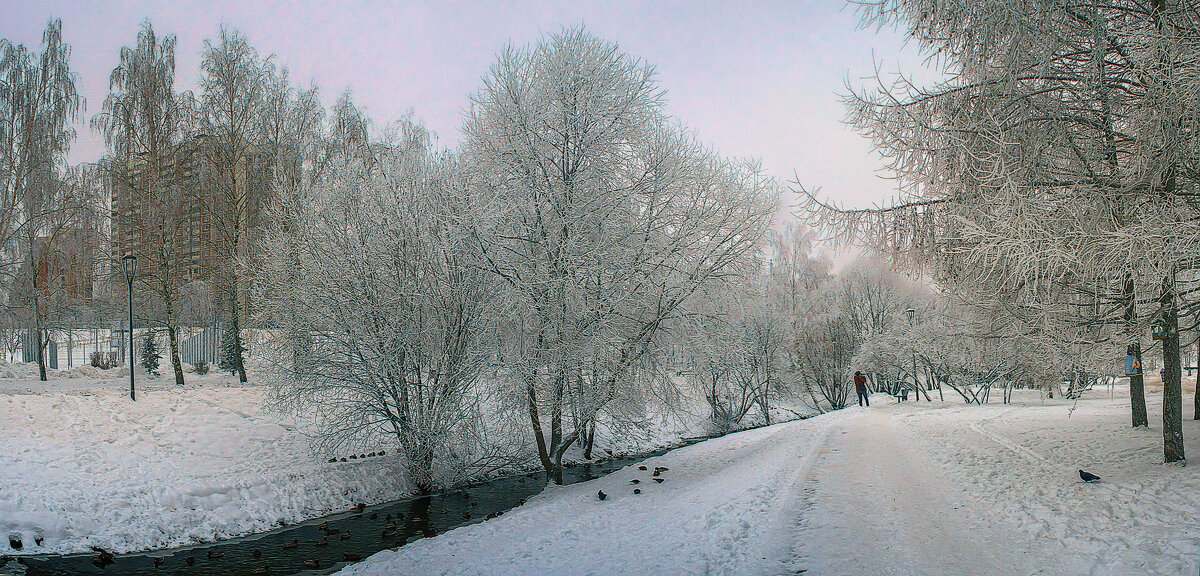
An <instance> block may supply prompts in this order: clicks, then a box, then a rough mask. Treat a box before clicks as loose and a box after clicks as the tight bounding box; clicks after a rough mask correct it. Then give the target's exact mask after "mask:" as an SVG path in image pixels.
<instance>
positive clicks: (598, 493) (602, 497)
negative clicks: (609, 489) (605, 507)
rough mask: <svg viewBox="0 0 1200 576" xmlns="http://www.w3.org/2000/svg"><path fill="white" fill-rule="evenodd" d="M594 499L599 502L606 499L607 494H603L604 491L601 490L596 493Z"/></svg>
mask: <svg viewBox="0 0 1200 576" xmlns="http://www.w3.org/2000/svg"><path fill="white" fill-rule="evenodd" d="M596 497H597V498H599V499H601V500H604V499H605V498H608V494H605V493H604V491H603V490H601V491H599V492H596Z"/></svg>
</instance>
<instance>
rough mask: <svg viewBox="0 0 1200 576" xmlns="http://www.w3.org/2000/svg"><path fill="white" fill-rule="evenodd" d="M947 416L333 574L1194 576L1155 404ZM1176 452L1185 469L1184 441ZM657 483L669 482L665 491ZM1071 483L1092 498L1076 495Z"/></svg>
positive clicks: (1191, 491)
mask: <svg viewBox="0 0 1200 576" xmlns="http://www.w3.org/2000/svg"><path fill="white" fill-rule="evenodd" d="M947 399H948V401H946V402H940V401H935V402H932V403H926V402H921V403H913V402H907V403H904V404H896V403H894V401H891V400H890V399H889V398H888V397H886V396H882V395H876V396H875V397H874V401H875V405H874V406H872V407H870V408H867V409H863V408H858V407H853V408H849V409H846V410H842V411H839V412H835V413H832V414H828V415H824V416H820V417H817V418H813V419H809V420H805V421H801V422H791V423H786V424H781V425H776V426H772V427H769V428H763V429H758V430H752V431H748V432H742V433H738V434H733V435H730V436H726V437H723V438H719V439H715V440H710V441H707V442H703V443H701V444H697V445H694V446H690V447H687V448H683V449H679V450H676V451H673V452H671V453H669V454H666V455H664V456H661V457H658V458H653V459H650V460H647V461H646V462H645V463H644V465H645V466H647V467H648V470H647V471H641V470H639V469H638V468H637V467H636V466H631V467H628V468H626V469H624V470H621V471H618V472H615V473H613V474H611V475H609V476H606V477H604V478H600V479H597V480H592V481H590V482H585V483H581V484H575V485H572V486H566V487H550V488H548V489H547V490H546V491H545V492H543V493H542V494H540V495H539V496H537V497H535V498H533V499H531V500H530V501H529V502H528V503H527V504H525V505H524V506H522V507H520V508H517V509H515V510H512V511H510V512H508V513H506V514H504V515H503V516H500V517H499V518H496V519H494V520H490V521H486V522H481V523H477V524H472V525H469V526H464V527H461V528H458V529H456V530H452V531H449V532H447V533H445V534H442V535H439V536H437V537H434V538H429V539H422V540H418V541H416V542H414V543H411V544H409V545H407V546H404V547H401V548H399V549H396V550H388V551H384V552H381V553H379V554H376V555H374V556H372V557H370V558H368V559H367V560H366V561H364V562H362V563H359V564H356V565H352V566H349V567H347V568H346V569H345V570H343V571H342V572H340V573H339V574H342V575H355V576H366V575H378V574H388V575H392V574H395V575H409V574H411V575H434V574H447V575H449V574H454V575H521V574H559V575H576V574H578V575H585V574H586V575H592V574H747V575H756V574H762V575H768V574H769V575H778V574H804V575H805V576H811V575H826V574H827V575H845V574H895V575H911V574H923V575H962V574H978V575H1019V574H1047V575H1048V574H1055V575H1074V574H1089V575H1091V574H1096V575H1109V574H1111V575H1118V574H1189V575H1191V574H1195V573H1196V572H1197V560H1198V558H1200V525H1198V524H1197V522H1196V518H1197V517H1198V515H1200V474H1198V472H1197V471H1196V469H1195V468H1194V467H1192V468H1185V467H1180V466H1176V465H1163V464H1162V448H1161V443H1162V434H1161V428H1159V426H1160V424H1159V423H1160V422H1161V412H1159V411H1158V410H1159V409H1160V407H1161V396H1160V395H1158V394H1155V393H1151V394H1150V396H1149V398H1148V404H1149V406H1150V416H1151V422H1152V423H1153V425H1152V427H1151V428H1150V429H1148V430H1147V429H1136V430H1135V429H1132V428H1130V426H1129V422H1130V416H1129V400H1128V396H1127V395H1126V394H1121V393H1119V392H1118V393H1115V394H1113V395H1112V396H1110V393H1109V391H1108V390H1107V389H1104V390H1095V391H1093V392H1090V393H1088V395H1087V396H1086V397H1085V398H1084V399H1082V400H1080V401H1079V402H1078V403H1074V402H1072V401H1069V400H1046V399H1042V398H1041V397H1040V396H1039V395H1038V394H1037V393H1036V392H1022V391H1018V393H1017V394H1016V400H1015V402H1014V403H1013V404H1011V405H1003V404H992V405H985V406H965V405H963V404H962V403H961V402H960V401H958V400H957V399H950V398H949V397H947ZM1189 400H1190V398H1189ZM1184 433H1185V436H1186V437H1187V438H1188V441H1187V449H1188V450H1189V453H1191V454H1200V422H1194V421H1191V420H1187V421H1185V424H1184ZM656 466H665V467H667V468H669V470H667V471H665V472H662V475H661V477H663V478H665V482H663V483H662V484H656V483H654V482H651V480H652V477H651V471H652V470H653V469H654V467H656ZM1080 468H1083V469H1085V470H1089V471H1091V472H1094V473H1096V474H1099V475H1100V476H1102V477H1103V480H1101V481H1100V482H1098V483H1095V484H1084V483H1082V482H1081V481H1080V479H1079V477H1078V472H1077V470H1078V469H1080ZM634 478H637V479H639V480H640V481H641V483H640V484H638V485H636V486H635V485H632V484H631V483H630V481H631V480H632V479H634ZM634 488H640V489H641V490H642V494H641V495H635V494H633V489H634ZM600 490H603V491H604V492H605V493H606V494H608V497H607V499H606V500H604V501H600V500H599V499H598V498H597V492H598V491H600Z"/></svg>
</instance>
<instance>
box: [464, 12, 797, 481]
mask: <svg viewBox="0 0 1200 576" xmlns="http://www.w3.org/2000/svg"><path fill="white" fill-rule="evenodd" d="M464 133H465V136H466V138H465V142H464V147H465V149H466V150H465V154H466V157H467V158H468V159H469V162H470V163H471V166H472V170H473V174H474V175H475V177H474V179H473V187H474V190H475V193H474V194H473V198H472V200H473V202H474V204H475V205H476V206H477V207H478V208H479V210H480V211H481V215H482V217H481V220H480V225H479V226H478V228H477V232H476V235H477V238H478V242H479V247H480V250H481V251H482V252H483V253H484V256H485V261H486V263H487V265H488V266H489V268H490V269H491V270H492V272H493V274H494V275H495V276H496V277H497V278H499V279H500V285H501V288H502V290H503V300H504V302H505V303H506V304H507V305H508V306H509V307H510V308H509V311H508V314H509V315H510V316H509V317H510V318H511V323H512V328H511V329H510V330H509V336H510V338H508V339H507V347H506V352H505V355H506V359H508V362H507V363H506V366H505V370H504V373H503V374H502V377H503V379H504V380H506V381H507V382H508V385H509V389H510V390H512V392H513V398H514V399H515V400H516V405H519V406H521V410H523V411H525V412H526V414H527V416H528V419H529V422H530V425H531V429H532V431H533V435H534V439H535V441H536V443H537V451H538V455H539V458H540V460H541V463H542V465H543V467H544V468H545V470H546V472H547V474H548V476H549V477H550V478H551V479H552V480H553V481H556V482H561V481H562V458H563V455H564V453H565V452H566V450H567V449H568V448H569V447H570V446H572V445H573V444H574V443H575V442H576V441H578V440H579V438H580V435H581V434H582V433H583V430H582V429H580V428H576V429H573V430H572V429H567V427H566V426H565V424H568V423H569V422H568V421H567V420H565V417H566V416H567V415H569V414H570V413H572V412H575V413H577V414H578V415H579V416H580V418H579V420H580V421H581V422H585V423H586V422H590V421H592V420H593V419H594V418H595V417H596V416H597V414H599V413H600V412H601V411H604V410H608V409H612V408H614V407H619V406H622V405H625V404H628V403H630V402H636V401H637V399H638V398H640V397H641V389H640V388H639V386H638V384H637V381H636V380H632V379H630V378H628V376H629V374H630V373H631V370H633V369H634V368H635V367H636V366H638V365H639V364H640V363H642V362H643V361H644V360H645V359H646V357H647V354H649V353H650V352H651V350H652V347H653V345H654V343H655V340H656V338H657V337H658V336H660V335H661V333H662V329H663V328H664V326H666V325H668V324H669V323H670V322H671V321H672V319H673V318H675V317H676V316H677V315H678V313H679V311H680V309H681V306H682V305H683V304H684V302H685V301H687V300H688V299H689V298H690V297H691V296H692V295H693V294H694V293H695V292H696V291H697V290H698V289H700V287H702V286H704V285H705V284H706V283H709V282H711V281H713V280H714V279H715V278H717V277H720V276H722V275H725V274H731V273H735V272H736V271H735V270H734V268H736V265H737V264H738V263H740V262H742V261H743V260H744V257H745V256H746V255H747V254H750V253H752V252H753V251H754V250H756V249H757V247H759V246H760V243H761V241H762V239H763V236H764V232H765V230H766V228H767V227H768V226H769V218H770V215H771V214H772V213H773V212H774V210H775V202H776V200H775V199H776V196H777V194H776V192H775V184H774V182H773V181H772V180H771V179H769V178H768V177H766V176H765V175H763V174H762V172H761V170H760V169H759V168H758V167H757V166H756V165H752V164H748V163H741V162H733V161H729V160H726V159H723V158H721V157H719V156H717V155H716V154H714V153H712V152H710V151H708V150H705V149H704V148H703V147H701V146H699V145H698V144H697V143H696V142H695V141H694V139H693V138H692V137H691V136H690V135H689V134H687V133H686V132H684V131H683V130H682V129H680V128H678V127H676V126H674V125H673V124H672V123H671V122H670V121H669V119H668V118H667V117H666V115H665V113H664V112H663V98H662V90H661V89H660V88H659V86H658V84H657V82H656V81H655V79H654V71H653V68H652V67H650V66H647V65H645V64H643V63H642V62H640V61H638V60H636V59H634V58H632V57H630V56H628V55H626V54H625V53H623V52H622V51H621V50H620V49H619V48H618V47H617V46H616V45H615V44H612V43H609V42H604V41H602V40H599V39H597V38H595V37H593V36H591V35H590V34H588V33H587V32H584V31H583V30H578V29H573V30H567V31H564V32H562V33H559V34H554V35H551V36H549V37H547V38H545V39H544V40H542V41H541V42H539V43H537V44H536V45H534V46H530V47H526V48H516V47H509V48H507V49H505V50H504V52H503V53H502V54H501V55H500V58H499V60H498V61H497V62H496V64H495V65H493V67H492V69H491V71H490V72H489V73H488V75H487V76H486V77H485V78H484V80H483V86H482V88H480V90H479V91H478V92H477V93H476V94H475V95H474V96H473V97H472V105H471V108H470V111H469V113H468V118H467V121H466V125H465V127H464ZM585 364H587V365H588V370H587V375H586V377H584V378H576V377H575V375H576V374H578V373H579V372H580V371H581V368H582V367H583V366H584V365H585ZM572 383H575V384H576V385H578V386H581V387H583V389H582V390H581V393H577V394H573V393H570V391H569V387H570V386H571V385H572ZM543 422H546V424H544V423H543Z"/></svg>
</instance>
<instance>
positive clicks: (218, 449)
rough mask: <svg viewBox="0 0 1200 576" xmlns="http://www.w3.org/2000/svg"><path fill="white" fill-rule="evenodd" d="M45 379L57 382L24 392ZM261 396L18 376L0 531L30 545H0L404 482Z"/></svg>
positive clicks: (80, 536) (319, 506)
mask: <svg viewBox="0 0 1200 576" xmlns="http://www.w3.org/2000/svg"><path fill="white" fill-rule="evenodd" d="M77 370H78V369H77ZM72 384H74V385H72ZM43 386H44V387H46V388H49V389H50V390H53V391H49V392H47V391H45V390H41V391H40V393H37V394H31V393H28V392H29V391H30V389H33V390H34V391H37V388H39V387H43ZM14 389H15V390H16V391H15V392H14ZM262 398H263V396H262V392H261V390H259V389H257V388H254V387H252V386H236V385H228V384H226V385H221V384H220V383H219V379H218V382H217V383H216V384H214V385H211V386H205V385H203V384H200V385H189V386H187V387H184V388H178V387H176V386H174V385H173V384H163V381H158V382H157V383H155V382H147V381H146V380H140V381H139V393H138V401H137V402H131V401H130V400H129V397H128V388H127V382H124V381H119V380H117V381H112V380H104V381H98V382H91V383H86V382H74V383H72V382H71V380H70V379H56V380H55V381H54V382H51V383H49V384H47V383H39V382H23V383H21V384H19V385H10V386H9V387H8V390H5V391H3V392H0V422H3V423H4V426H3V430H2V431H0V454H3V455H4V465H3V466H0V536H9V535H11V536H16V537H19V538H20V539H21V541H22V543H23V544H24V549H23V550H21V551H19V552H17V551H14V550H12V549H10V548H9V544H8V539H7V538H3V537H0V554H13V553H42V552H79V551H85V550H87V549H88V547H89V546H93V545H94V546H102V547H104V548H107V549H111V550H116V551H132V550H139V549H148V548H162V547H173V546H179V545H185V544H191V543H195V542H199V541H210V540H213V539H217V538H223V537H230V536H236V535H242V534H246V533H249V532H257V531H262V530H268V529H271V528H274V527H278V526H279V525H281V524H285V523H286V524H291V523H295V522H299V521H302V520H305V519H308V518H312V517H315V516H320V515H324V514H327V513H331V512H334V511H339V510H346V509H348V508H350V507H352V506H354V505H355V504H356V503H358V502H367V503H374V502H381V501H386V500H391V499H395V498H398V497H400V496H402V495H403V494H404V493H406V492H407V491H409V486H407V485H406V483H405V482H404V480H403V474H402V473H401V470H400V468H399V467H398V466H397V465H396V463H395V461H394V460H393V459H392V458H391V454H389V456H388V457H384V458H371V459H366V460H357V461H352V462H347V463H341V462H338V463H327V462H326V458H324V457H323V456H319V455H316V454H313V453H312V451H311V450H310V448H309V439H308V436H306V434H305V426H304V423H303V422H296V421H294V420H290V419H286V418H281V417H280V416H278V415H275V414H272V413H267V412H263V411H262V410H260V408H259V406H260V405H261V403H262ZM35 540H41V541H42V544H41V545H40V546H37V545H35V544H34V543H35Z"/></svg>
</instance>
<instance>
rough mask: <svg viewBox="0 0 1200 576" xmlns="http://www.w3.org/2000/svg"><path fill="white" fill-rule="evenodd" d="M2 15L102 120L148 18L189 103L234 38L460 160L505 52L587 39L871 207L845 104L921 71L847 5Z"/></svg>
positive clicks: (698, 128)
mask: <svg viewBox="0 0 1200 576" xmlns="http://www.w3.org/2000/svg"><path fill="white" fill-rule="evenodd" d="M0 4H2V5H0V37H3V38H7V39H9V40H10V41H13V42H19V43H25V44H27V45H37V44H38V43H39V42H40V39H41V32H42V30H43V29H44V28H45V25H46V21H47V20H48V19H49V18H50V17H51V16H53V17H56V18H61V19H62V20H63V35H64V38H65V41H66V42H67V43H69V44H70V45H71V46H72V47H73V53H72V58H71V65H72V67H73V68H74V69H75V70H76V72H77V73H78V75H79V79H80V81H81V83H82V86H81V88H82V92H83V95H84V97H85V98H86V99H87V111H86V113H85V115H84V116H85V119H88V118H91V116H92V115H93V114H95V113H96V112H97V111H98V110H99V109H100V107H101V104H102V103H103V101H104V96H105V94H106V93H107V90H108V86H107V78H108V74H109V72H110V71H111V70H112V69H113V68H114V67H115V66H116V64H117V61H118V51H119V50H120V48H121V46H125V45H132V44H134V43H135V41H136V36H137V31H138V26H139V23H140V22H141V21H142V20H143V19H145V18H149V19H150V21H151V22H152V23H153V25H154V29H155V31H156V32H157V33H158V34H160V35H166V34H175V35H176V36H177V38H178V46H177V48H176V78H177V80H176V81H177V89H178V90H184V89H191V88H194V87H195V86H196V78H197V76H198V74H199V61H200V50H201V47H202V46H203V42H204V39H205V38H214V37H216V36H217V33H218V30H219V27H220V25H221V23H227V24H229V25H231V26H233V27H235V28H238V29H240V30H241V31H242V32H244V33H245V34H246V36H247V37H248V38H249V40H250V43H251V44H252V45H253V46H255V47H256V48H257V49H258V50H259V51H260V52H261V53H262V54H264V55H267V54H274V55H275V57H276V58H277V59H278V61H279V62H280V63H282V64H285V65H287V66H288V67H289V68H290V69H291V72H292V79H293V82H297V83H302V84H307V83H308V82H309V81H312V82H315V83H316V84H317V85H319V86H320V87H321V89H322V91H323V96H324V99H325V101H326V103H327V104H332V102H333V100H335V99H336V98H337V96H338V95H339V94H340V93H341V92H342V91H344V90H346V89H347V88H349V89H351V90H353V92H354V96H355V100H356V101H357V102H358V103H359V105H361V106H363V107H364V108H366V109H367V110H368V112H369V113H370V115H371V117H372V118H373V119H374V120H375V121H376V122H377V123H386V122H387V121H390V120H393V119H396V118H399V117H400V116H402V115H404V114H405V113H406V112H408V111H409V110H411V111H413V112H414V113H415V115H416V117H417V118H419V119H421V120H422V121H423V122H424V123H425V124H426V125H427V126H428V127H429V128H431V129H432V130H433V131H434V132H436V133H437V134H438V135H439V141H440V143H441V144H442V145H443V146H447V147H452V146H454V145H456V144H457V143H458V141H459V139H460V135H459V127H460V125H461V121H462V113H463V110H464V109H465V106H466V103H467V96H468V94H470V93H471V92H473V91H475V90H476V89H477V87H478V86H479V84H480V78H481V77H482V76H483V75H484V74H485V73H486V72H487V71H488V68H489V67H490V66H491V64H492V62H493V61H494V60H495V57H496V54H497V53H498V52H499V51H500V50H501V49H502V48H503V47H504V46H505V45H506V44H508V43H513V44H518V45H523V44H528V43H531V42H536V41H537V40H538V39H539V38H540V37H542V36H543V35H545V34H548V33H554V32H557V31H559V30H561V29H562V28H563V27H571V26H578V25H583V26H585V27H586V28H587V29H588V30H589V31H591V32H592V33H593V34H595V35H597V36H599V37H601V38H603V39H606V40H612V41H616V42H617V43H618V44H619V45H620V46H621V47H622V48H623V49H624V50H625V51H626V52H628V53H630V54H632V55H633V56H635V57H638V58H640V59H642V60H643V61H645V62H647V63H650V64H653V65H654V66H655V67H656V69H657V71H658V78H659V81H660V82H661V84H662V86H663V87H664V88H666V90H667V94H668V111H669V112H670V113H671V114H672V115H673V116H675V117H676V118H678V119H679V120H681V121H682V122H683V123H684V124H686V125H687V126H689V127H691V128H692V129H693V130H694V131H695V132H696V133H697V134H698V135H699V137H700V138H701V139H702V140H703V141H705V142H708V143H710V144H711V145H713V146H715V147H716V148H717V149H719V150H720V151H721V152H723V153H725V154H727V155H731V156H739V157H753V158H758V159H760V160H762V162H763V165H764V167H765V168H766V169H767V170H768V171H769V172H771V173H772V174H774V175H775V176H777V177H779V178H780V179H781V180H783V181H791V180H792V179H793V174H797V175H799V178H800V180H801V181H802V182H803V183H804V184H805V185H806V186H812V187H820V188H821V189H822V191H823V193H824V194H825V195H826V196H829V197H832V198H835V199H837V200H839V201H842V202H845V203H846V204H848V205H859V206H863V205H870V204H873V203H876V202H884V201H886V200H887V199H888V198H890V196H891V189H892V187H891V185H890V182H889V181H888V180H887V179H884V178H881V177H880V176H881V175H882V174H881V173H880V172H879V168H880V161H879V159H878V157H876V156H875V155H874V154H872V153H871V147H870V145H869V143H868V142H867V141H866V140H864V139H863V138H861V137H860V136H858V135H857V134H856V133H854V132H852V131H850V130H849V129H847V128H846V127H844V126H843V125H842V124H841V122H840V121H841V119H842V117H843V111H842V107H841V104H840V102H839V96H838V95H839V94H841V93H843V92H844V91H845V88H844V86H845V82H846V81H847V80H849V81H851V82H853V83H856V84H858V83H861V81H862V80H861V79H862V78H864V77H867V76H869V75H871V73H872V71H873V70H874V65H875V63H876V62H878V63H880V64H881V65H882V66H883V69H884V70H885V71H889V72H891V71H895V70H897V69H902V70H906V71H907V70H910V69H914V68H919V67H920V62H921V58H920V57H919V54H917V53H916V50H915V47H913V46H909V47H904V46H903V42H902V40H901V38H900V36H899V35H898V34H896V33H894V32H892V31H890V30H884V31H878V32H877V31H875V30H874V29H869V30H859V29H857V26H856V24H857V21H858V18H857V14H856V13H855V11H854V9H853V7H846V6H844V5H843V3H842V1H841V0H813V1H778V2H744V1H739V2H716V1H713V2H707V1H703V2H702V1H686V2H581V1H579V2H576V1H567V0H563V1H527V2H515V1H512V2H330V1H322V2H311V3H309V2H277V3H272V2H262V1H258V0H239V1H215V2H118V1H114V2H64V1H49V2H47V1H39V2H20V1H18V2H7V1H0ZM79 134H80V138H79V141H78V142H77V143H76V144H75V146H74V148H73V150H72V155H71V161H72V162H79V161H92V160H95V159H97V158H98V157H99V156H100V155H101V154H102V153H103V152H104V146H103V143H102V141H100V140H99V139H98V138H97V137H96V136H95V135H93V134H91V133H90V131H89V130H88V129H87V128H86V126H83V125H81V126H80V129H79Z"/></svg>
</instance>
